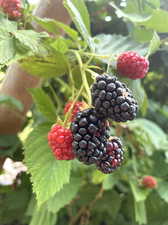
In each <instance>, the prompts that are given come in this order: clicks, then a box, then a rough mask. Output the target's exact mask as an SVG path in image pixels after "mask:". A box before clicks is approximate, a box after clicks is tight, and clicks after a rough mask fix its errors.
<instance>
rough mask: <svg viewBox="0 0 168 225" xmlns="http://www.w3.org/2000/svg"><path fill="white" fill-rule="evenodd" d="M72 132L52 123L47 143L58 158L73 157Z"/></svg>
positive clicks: (68, 158) (67, 158)
mask: <svg viewBox="0 0 168 225" xmlns="http://www.w3.org/2000/svg"><path fill="white" fill-rule="evenodd" d="M72 141H73V138H72V133H71V131H70V129H66V128H64V127H63V126H60V125H57V124H56V125H54V126H53V127H52V128H51V130H50V132H49V133H48V143H49V146H50V147H51V149H52V152H53V154H54V156H55V157H56V159H58V160H71V159H74V158H75V155H74V153H73V151H72Z"/></svg>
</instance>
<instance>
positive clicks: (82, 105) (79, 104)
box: [64, 101, 87, 121]
mask: <svg viewBox="0 0 168 225" xmlns="http://www.w3.org/2000/svg"><path fill="white" fill-rule="evenodd" d="M72 105H73V107H72ZM86 106H87V105H86V103H85V102H80V101H77V102H73V101H69V102H68V103H67V104H66V105H65V107H64V114H66V113H68V112H69V111H70V109H71V107H72V109H71V117H70V121H73V120H74V119H75V117H76V114H77V113H78V112H80V111H82V110H83V109H84V108H85V107H86Z"/></svg>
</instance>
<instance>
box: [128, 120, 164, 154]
mask: <svg viewBox="0 0 168 225" xmlns="http://www.w3.org/2000/svg"><path fill="white" fill-rule="evenodd" d="M128 126H129V129H131V130H132V131H134V130H135V129H138V130H139V131H141V132H142V133H143V134H145V136H146V137H147V138H148V139H149V141H150V143H151V144H152V145H153V148H154V149H157V150H167V146H168V140H167V135H166V134H165V133H164V131H163V130H162V129H161V128H160V127H159V126H158V125H157V124H155V123H154V122H152V121H150V120H147V119H136V120H134V121H132V122H129V123H128ZM160 143H162V144H160Z"/></svg>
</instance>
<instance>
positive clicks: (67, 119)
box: [63, 85, 84, 126]
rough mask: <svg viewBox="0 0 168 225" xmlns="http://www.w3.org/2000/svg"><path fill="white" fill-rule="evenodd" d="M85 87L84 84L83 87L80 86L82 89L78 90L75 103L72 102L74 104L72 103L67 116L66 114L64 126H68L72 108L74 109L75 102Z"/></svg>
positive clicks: (74, 100)
mask: <svg viewBox="0 0 168 225" xmlns="http://www.w3.org/2000/svg"><path fill="white" fill-rule="evenodd" d="M83 88H84V85H82V86H81V88H80V90H79V92H78V94H77V96H76V98H75V99H73V103H72V105H71V107H70V109H69V111H68V113H67V114H66V116H65V120H64V123H63V126H66V124H67V122H69V117H70V115H71V113H72V109H73V107H74V104H75V102H76V101H77V100H78V98H79V96H80V95H81V93H82V91H83Z"/></svg>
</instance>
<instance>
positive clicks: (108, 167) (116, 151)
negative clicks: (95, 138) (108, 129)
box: [97, 137, 124, 174]
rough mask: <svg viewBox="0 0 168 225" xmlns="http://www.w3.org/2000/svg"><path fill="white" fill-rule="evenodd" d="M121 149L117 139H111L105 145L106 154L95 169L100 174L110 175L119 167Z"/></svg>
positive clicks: (121, 154) (122, 152) (121, 158)
mask: <svg viewBox="0 0 168 225" xmlns="http://www.w3.org/2000/svg"><path fill="white" fill-rule="evenodd" d="M123 154H124V151H123V147H122V143H121V141H120V139H119V138H117V137H111V138H110V139H109V140H108V141H107V143H106V153H105V154H104V157H103V158H102V159H101V160H98V161H97V167H98V169H99V170H100V171H101V172H102V173H105V174H107V173H112V172H113V171H115V170H116V169H117V168H118V167H120V166H121V163H122V161H123Z"/></svg>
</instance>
